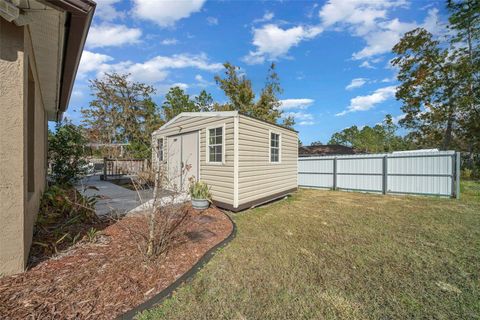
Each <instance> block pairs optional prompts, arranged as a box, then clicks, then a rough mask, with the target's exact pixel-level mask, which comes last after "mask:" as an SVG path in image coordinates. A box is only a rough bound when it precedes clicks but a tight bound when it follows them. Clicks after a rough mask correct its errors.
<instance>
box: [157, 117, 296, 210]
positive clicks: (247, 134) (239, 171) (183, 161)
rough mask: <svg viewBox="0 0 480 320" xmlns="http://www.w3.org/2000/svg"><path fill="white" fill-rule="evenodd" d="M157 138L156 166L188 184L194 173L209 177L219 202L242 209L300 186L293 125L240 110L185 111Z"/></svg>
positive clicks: (209, 182)
mask: <svg viewBox="0 0 480 320" xmlns="http://www.w3.org/2000/svg"><path fill="white" fill-rule="evenodd" d="M152 138H153V145H154V148H156V152H153V155H154V156H153V157H154V159H153V163H154V166H157V168H158V166H164V167H163V168H164V169H166V170H165V172H166V175H167V176H170V179H172V180H176V181H177V183H178V184H179V185H181V186H183V188H186V187H187V186H188V180H189V178H191V177H194V178H195V179H197V180H201V181H204V182H206V183H207V184H208V185H209V186H210V187H211V194H212V200H213V202H214V204H215V205H217V206H219V207H222V208H225V209H228V210H231V211H240V210H243V209H246V208H250V207H252V206H256V205H259V204H261V203H265V202H268V201H271V200H274V199H276V198H280V197H283V196H285V195H287V194H289V193H292V192H294V191H296V190H297V185H298V182H297V160H298V156H297V154H298V133H297V132H296V131H294V130H291V129H287V128H284V127H282V126H279V125H275V124H272V123H268V122H265V121H263V120H259V119H256V118H253V117H250V116H247V115H244V114H241V113H239V112H237V111H223V112H183V113H181V114H179V115H178V116H176V117H175V118H173V119H172V120H170V121H168V122H167V123H166V124H164V125H163V126H162V127H161V128H160V129H158V130H157V131H155V132H154V133H153V135H152ZM186 165H189V166H191V167H190V169H189V170H188V171H187V173H186V175H183V176H182V175H178V174H176V173H177V172H179V171H181V168H184V166H186Z"/></svg>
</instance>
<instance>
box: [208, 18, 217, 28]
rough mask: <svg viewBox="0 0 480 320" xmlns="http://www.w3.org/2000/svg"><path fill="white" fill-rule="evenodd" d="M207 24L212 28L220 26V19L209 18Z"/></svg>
mask: <svg viewBox="0 0 480 320" xmlns="http://www.w3.org/2000/svg"><path fill="white" fill-rule="evenodd" d="M207 23H208V24H209V25H211V26H216V25H217V24H218V19H217V18H215V17H207Z"/></svg>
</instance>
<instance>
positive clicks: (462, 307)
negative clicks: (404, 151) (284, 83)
mask: <svg viewBox="0 0 480 320" xmlns="http://www.w3.org/2000/svg"><path fill="white" fill-rule="evenodd" d="M462 189H463V194H462V199H461V200H460V201H457V200H450V199H440V198H427V197H404V196H381V195H372V194H362V193H349V192H333V191H318V190H301V191H299V192H298V193H297V194H296V195H294V196H293V197H291V198H290V199H288V200H282V201H279V202H276V203H274V204H271V205H268V206H265V207H262V208H257V209H253V210H248V211H246V212H243V213H240V214H236V215H234V216H233V218H234V220H235V222H236V224H237V227H238V233H237V237H236V238H235V239H234V240H233V241H232V242H231V243H230V244H229V245H228V246H227V247H226V248H224V249H223V250H222V251H221V252H219V253H218V254H217V255H216V256H215V257H214V258H213V259H212V260H211V261H210V262H209V263H208V264H207V266H206V267H205V268H204V269H203V270H202V271H201V272H200V273H198V274H197V275H196V276H195V278H194V280H193V281H192V282H191V283H189V284H187V285H184V286H182V287H181V288H180V289H179V290H178V291H177V293H176V294H175V295H174V297H173V298H171V299H168V300H167V301H165V302H164V303H163V304H162V305H161V306H159V307H157V308H155V309H153V310H150V311H148V312H145V313H143V314H142V315H141V316H140V318H141V319H220V318H224V319H298V318H303V319H310V318H315V319H319V318H342V319H366V318H375V319H378V318H381V319H388V318H403V319H405V318H430V319H432V318H436V319H472V318H479V317H480V284H479V279H480V184H479V183H474V182H466V183H464V184H463V186H462Z"/></svg>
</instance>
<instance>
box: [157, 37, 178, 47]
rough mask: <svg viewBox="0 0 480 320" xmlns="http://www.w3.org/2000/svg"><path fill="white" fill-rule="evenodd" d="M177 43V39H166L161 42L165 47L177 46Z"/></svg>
mask: <svg viewBox="0 0 480 320" xmlns="http://www.w3.org/2000/svg"><path fill="white" fill-rule="evenodd" d="M177 43H178V40H177V39H175V38H168V39H164V40H162V42H161V44H163V45H164V46H171V45H174V44H177Z"/></svg>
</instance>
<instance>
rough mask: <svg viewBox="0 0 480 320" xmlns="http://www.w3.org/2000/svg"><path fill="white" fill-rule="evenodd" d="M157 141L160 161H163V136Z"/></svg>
mask: <svg viewBox="0 0 480 320" xmlns="http://www.w3.org/2000/svg"><path fill="white" fill-rule="evenodd" d="M157 143H158V146H157V152H158V161H159V162H162V161H163V138H160V139H158V140H157Z"/></svg>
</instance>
